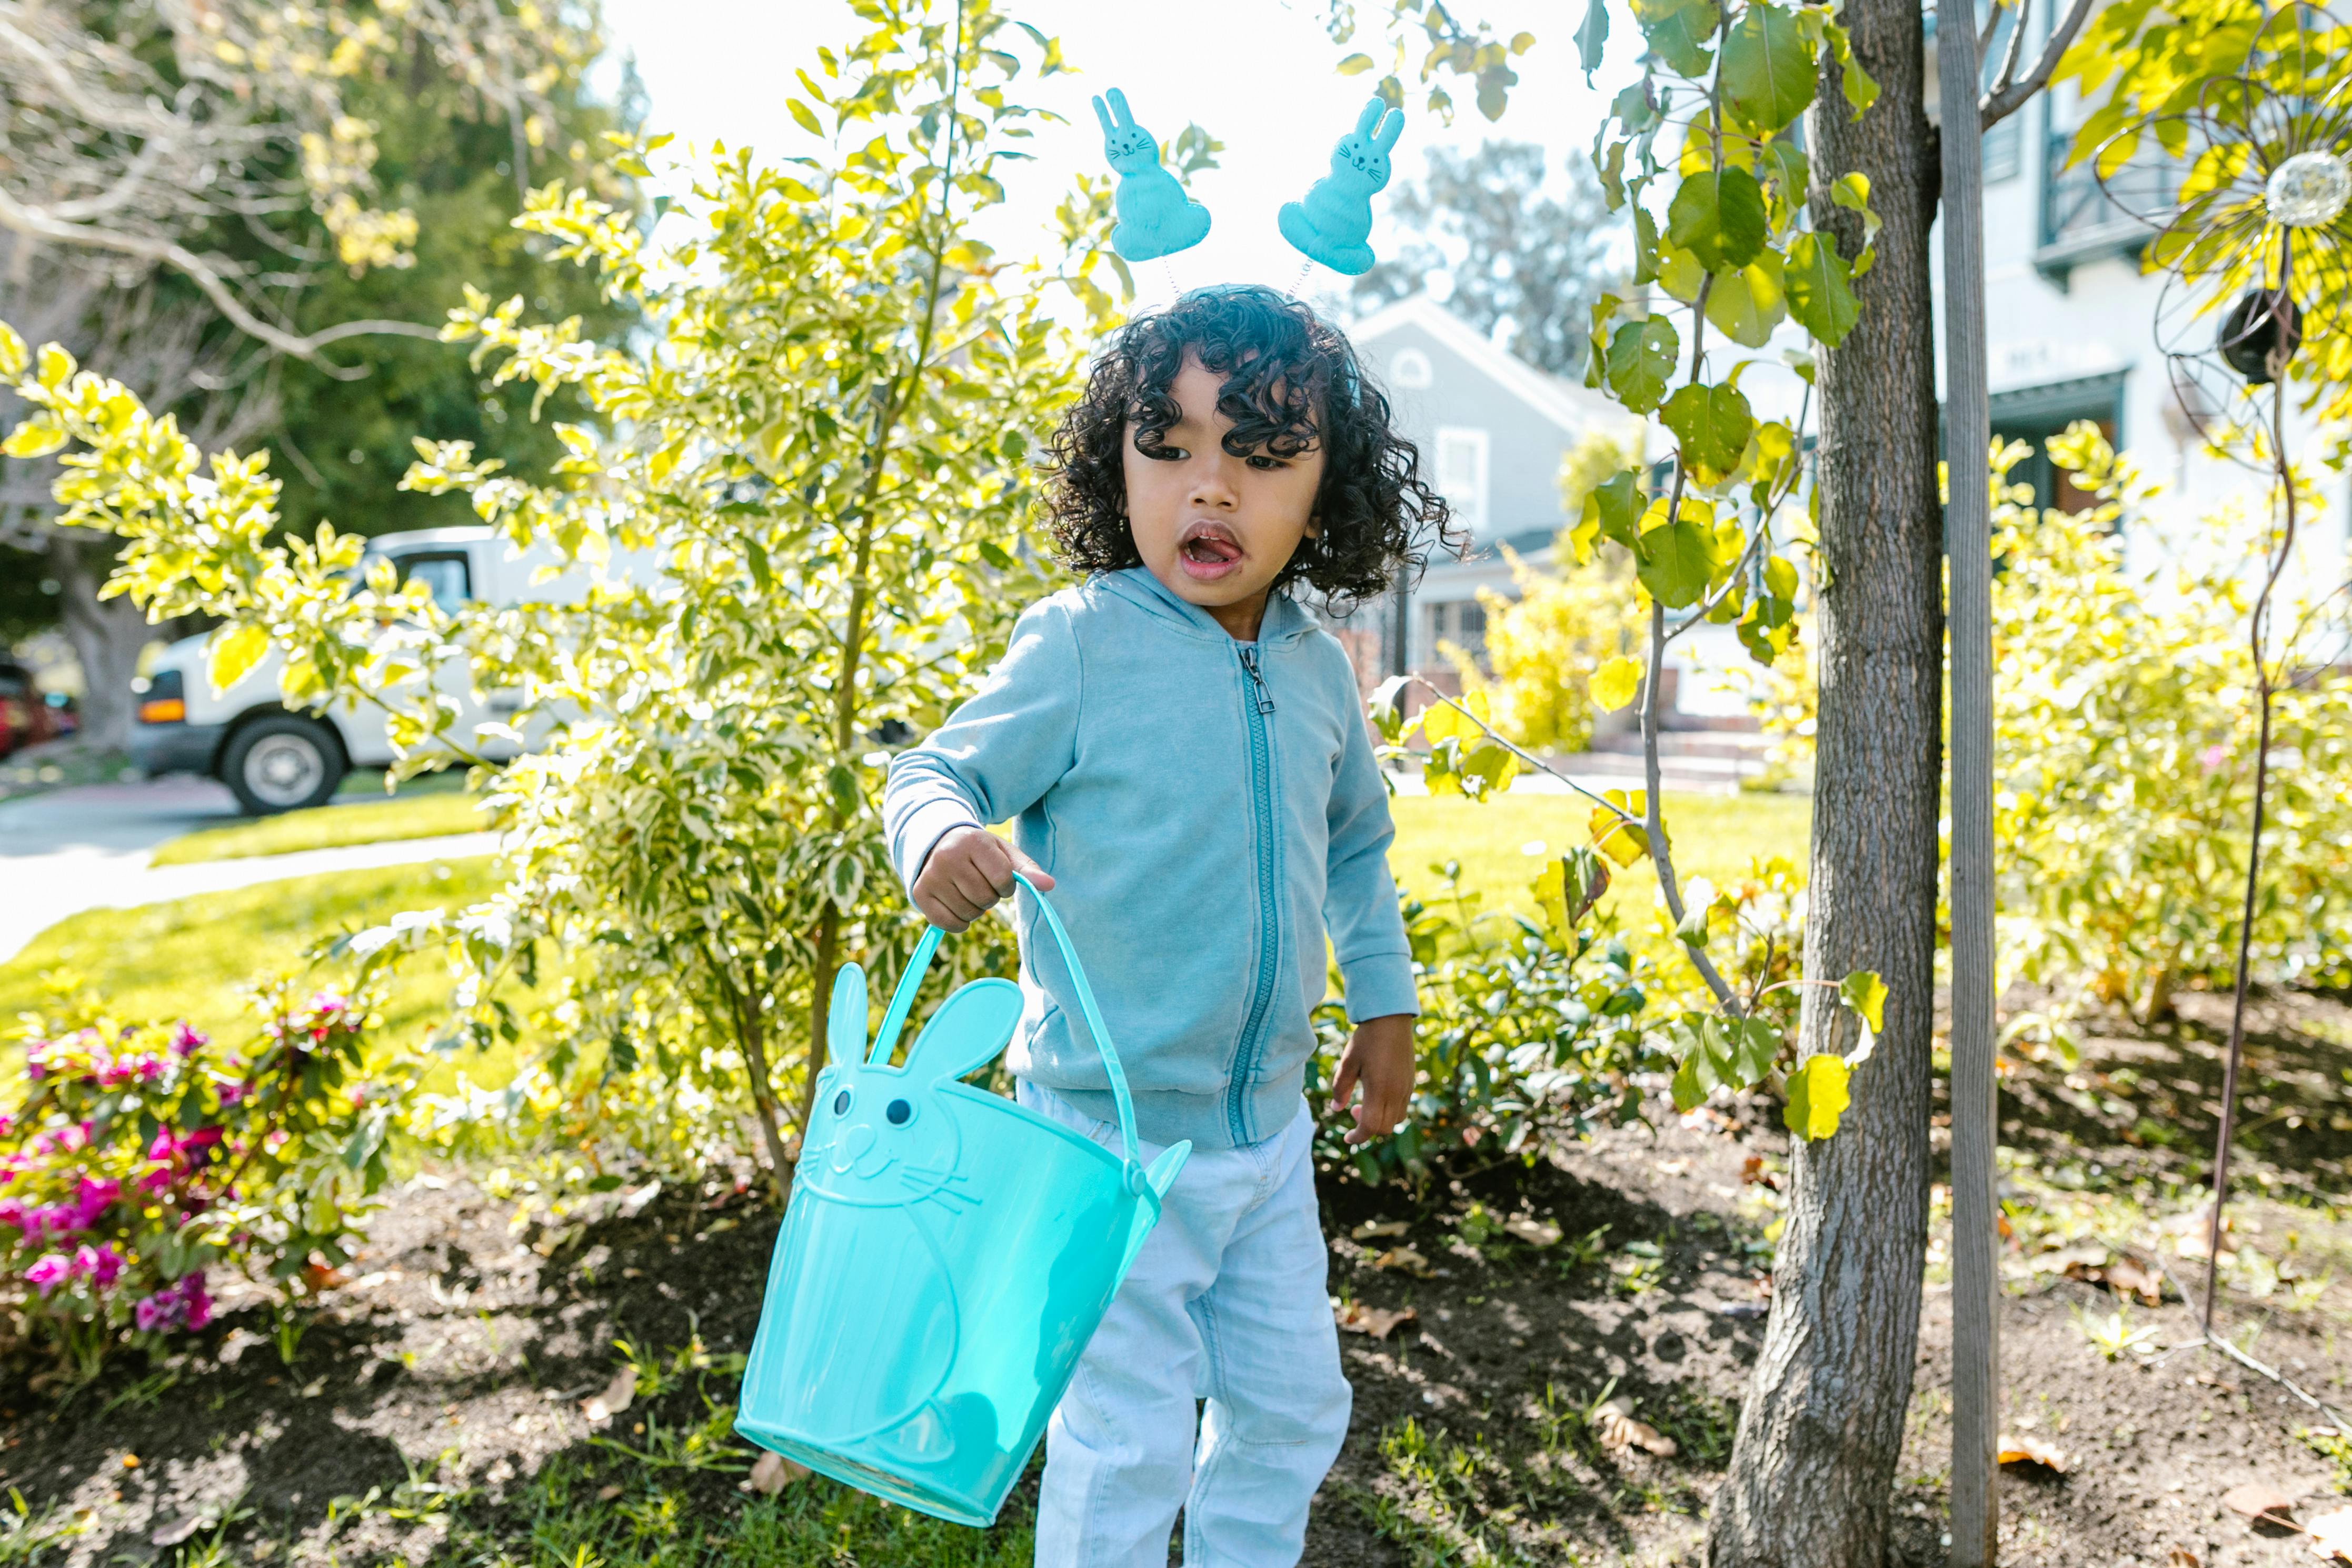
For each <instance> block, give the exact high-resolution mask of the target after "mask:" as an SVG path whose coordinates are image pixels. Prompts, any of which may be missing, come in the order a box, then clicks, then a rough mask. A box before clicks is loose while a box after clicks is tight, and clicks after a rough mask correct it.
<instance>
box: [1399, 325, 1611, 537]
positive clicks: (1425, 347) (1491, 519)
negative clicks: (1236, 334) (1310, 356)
mask: <svg viewBox="0 0 2352 1568" xmlns="http://www.w3.org/2000/svg"><path fill="white" fill-rule="evenodd" d="M1407 349H1412V350H1418V351H1419V352H1421V353H1422V354H1423V355H1425V356H1427V358H1428V360H1429V364H1430V371H1431V382H1430V384H1429V385H1428V386H1426V387H1422V388H1400V387H1398V386H1397V385H1396V382H1395V376H1394V374H1393V372H1392V370H1391V367H1392V366H1393V364H1394V362H1395V360H1396V357H1397V355H1398V354H1399V353H1400V352H1402V350H1407ZM1361 352H1362V354H1363V356H1364V358H1365V359H1367V360H1368V361H1370V362H1371V364H1372V367H1373V373H1374V374H1375V375H1376V376H1377V377H1379V379H1380V381H1381V385H1382V386H1383V387H1384V388H1385V389H1387V391H1388V394H1389V399H1390V402H1391V403H1392V404H1393V406H1394V410H1395V413H1396V422H1397V425H1398V428H1399V429H1400V431H1401V432H1402V434H1404V435H1405V436H1407V437H1408V438H1409V439H1410V440H1411V441H1412V443H1413V444H1414V445H1415V446H1417V447H1419V448H1420V449H1421V463H1422V470H1423V477H1425V478H1427V477H1433V476H1435V474H1436V465H1437V462H1438V450H1437V434H1438V431H1439V429H1440V428H1441V427H1445V428H1454V429H1465V430H1483V431H1485V432H1486V453H1487V457H1486V516H1485V517H1482V518H1480V519H1479V527H1478V528H1477V531H1476V535H1475V538H1476V542H1477V543H1478V544H1480V545H1491V544H1493V543H1494V542H1495V541H1496V540H1497V539H1511V540H1513V541H1514V543H1515V544H1516V543H1517V539H1518V538H1519V536H1522V535H1526V534H1528V533H1538V534H1539V535H1540V538H1539V540H1538V543H1539V544H1549V543H1550V542H1551V536H1552V535H1554V534H1556V533H1558V532H1559V529H1560V528H1562V527H1564V526H1565V525H1566V523H1567V521H1568V519H1567V517H1564V516H1563V515H1562V513H1561V511H1560V505H1559V469H1560V463H1561V460H1562V459H1563V458H1565V457H1566V456H1567V455H1568V452H1569V449H1570V447H1571V446H1573V445H1574V444H1575V438H1574V437H1573V436H1571V435H1570V434H1569V433H1568V432H1566V431H1564V430H1562V429H1560V427H1559V425H1558V424H1556V423H1553V422H1552V421H1551V420H1549V419H1548V418H1546V417H1545V416H1544V415H1542V414H1541V413H1537V412H1536V411H1535V410H1533V409H1531V408H1529V407H1528V405H1527V404H1526V403H1525V402H1522V401H1521V400H1520V399H1519V398H1518V397H1517V396H1516V395H1515V394H1514V393H1512V392H1510V391H1509V390H1508V389H1507V388H1505V387H1502V386H1500V385H1498V384H1496V382H1494V381H1492V380H1490V379H1489V378H1488V377H1487V376H1486V373H1485V372H1484V371H1480V370H1479V369H1478V368H1477V367H1476V366H1475V365H1472V364H1471V363H1470V362H1469V361H1466V360H1465V359H1464V358H1463V357H1462V356H1461V355H1460V354H1458V353H1456V352H1455V351H1454V350H1453V349H1451V348H1449V347H1447V346H1446V345H1445V344H1444V343H1442V342H1440V341H1438V340H1437V338H1436V337H1435V335H1434V334H1433V333H1431V332H1429V331H1428V330H1427V329H1423V328H1422V327H1419V326H1414V325H1410V324H1408V325H1405V326H1401V327H1399V328H1397V329H1395V330H1393V331H1391V332H1389V333H1386V334H1383V335H1382V336H1381V338H1380V339H1379V340H1377V341H1375V342H1372V343H1369V344H1365V345H1362V346H1361Z"/></svg>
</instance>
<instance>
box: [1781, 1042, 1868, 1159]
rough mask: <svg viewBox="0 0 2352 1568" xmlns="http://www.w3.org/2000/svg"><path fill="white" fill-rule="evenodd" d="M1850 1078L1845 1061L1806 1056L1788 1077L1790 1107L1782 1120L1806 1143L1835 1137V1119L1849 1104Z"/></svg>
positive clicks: (1839, 1058) (1830, 1057)
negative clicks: (1848, 1084)
mask: <svg viewBox="0 0 2352 1568" xmlns="http://www.w3.org/2000/svg"><path fill="white" fill-rule="evenodd" d="M1851 1075H1852V1070H1851V1069H1849V1068H1848V1067H1847V1066H1846V1064H1845V1061H1844V1059H1843V1058H1841V1057H1835V1056H1809V1057H1807V1058H1806V1059H1805V1060H1804V1061H1803V1063H1802V1064H1801V1065H1800V1066H1799V1067H1798V1069H1797V1070H1796V1071H1794V1072H1791V1073H1790V1074H1789V1106H1788V1109H1787V1110H1786V1111H1784V1112H1782V1113H1781V1117H1780V1119H1781V1121H1782V1122H1783V1123H1784V1124H1787V1126H1788V1129H1789V1131H1790V1132H1791V1133H1794V1134H1797V1136H1799V1137H1801V1138H1802V1139H1804V1140H1805V1141H1806V1142H1807V1143H1818V1142H1820V1141H1821V1140H1822V1139H1823V1138H1827V1137H1832V1136H1834V1135H1835V1134H1836V1133H1837V1130H1838V1118H1839V1117H1840V1116H1842V1115H1843V1114H1844V1113H1845V1108H1846V1106H1847V1105H1848V1104H1849V1103H1851V1101H1850V1100H1849V1099H1848V1097H1847V1092H1846V1080H1847V1079H1848V1078H1849V1077H1850V1076H1851Z"/></svg>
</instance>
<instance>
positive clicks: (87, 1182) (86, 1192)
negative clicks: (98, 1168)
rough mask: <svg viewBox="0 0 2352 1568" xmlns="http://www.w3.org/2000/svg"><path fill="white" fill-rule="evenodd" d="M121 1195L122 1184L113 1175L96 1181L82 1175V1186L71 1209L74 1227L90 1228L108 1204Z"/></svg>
mask: <svg viewBox="0 0 2352 1568" xmlns="http://www.w3.org/2000/svg"><path fill="white" fill-rule="evenodd" d="M121 1196H122V1184H121V1182H119V1181H116V1180H115V1179H114V1178H113V1177H111V1176H109V1177H108V1178H107V1179H105V1180H104V1181H96V1180H93V1179H91V1178H90V1177H89V1176H84V1177H82V1178H81V1186H80V1188H79V1191H77V1192H76V1193H75V1194H74V1201H73V1207H72V1210H71V1211H70V1212H71V1213H72V1216H73V1228H74V1229H76V1230H88V1229H89V1228H90V1227H91V1226H92V1225H93V1224H95V1223H96V1222H97V1220H98V1217H99V1216H100V1215H101V1214H104V1213H105V1212H106V1210H107V1206H108V1205H110V1204H111V1203H112V1202H113V1201H114V1200H115V1199H116V1198H118V1197H121Z"/></svg>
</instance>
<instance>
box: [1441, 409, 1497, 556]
mask: <svg viewBox="0 0 2352 1568" xmlns="http://www.w3.org/2000/svg"><path fill="white" fill-rule="evenodd" d="M1437 488H1438V490H1439V491H1440V492H1441V493H1442V494H1443V495H1444V497H1445V499H1446V502H1447V504H1448V505H1450V506H1451V507H1453V508H1454V520H1455V521H1456V522H1459V523H1461V524H1462V525H1463V526H1464V527H1465V528H1469V529H1470V530H1471V531H1472V532H1474V533H1475V532H1481V531H1483V530H1484V529H1485V528H1486V432H1485V431H1483V430H1464V429H1461V428H1459V427H1456V426H1453V425H1440V426H1439V427H1438V431H1437Z"/></svg>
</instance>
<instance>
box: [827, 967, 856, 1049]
mask: <svg viewBox="0 0 2352 1568" xmlns="http://www.w3.org/2000/svg"><path fill="white" fill-rule="evenodd" d="M824 1044H825V1053H826V1054H827V1055H828V1056H830V1057H832V1058H833V1060H834V1061H864V1060H865V1059H866V971H865V970H864V969H862V968H860V967H857V966H856V964H844V965H843V966H842V967H840V968H838V969H836V970H835V971H834V976H833V1003H832V1005H831V1006H829V1007H827V1008H826V1009H825V1010H824Z"/></svg>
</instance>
